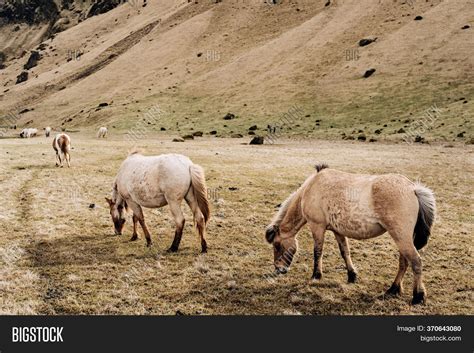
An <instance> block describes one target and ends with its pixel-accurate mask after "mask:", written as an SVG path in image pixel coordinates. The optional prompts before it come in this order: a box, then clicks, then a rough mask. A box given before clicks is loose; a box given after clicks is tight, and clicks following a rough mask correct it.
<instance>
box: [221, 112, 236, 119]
mask: <svg viewBox="0 0 474 353" xmlns="http://www.w3.org/2000/svg"><path fill="white" fill-rule="evenodd" d="M232 119H235V114H232V113H227V114H226V115H225V116H224V120H232Z"/></svg>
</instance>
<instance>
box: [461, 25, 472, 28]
mask: <svg viewBox="0 0 474 353" xmlns="http://www.w3.org/2000/svg"><path fill="white" fill-rule="evenodd" d="M468 28H471V26H469V25H464V26H462V27H461V29H468Z"/></svg>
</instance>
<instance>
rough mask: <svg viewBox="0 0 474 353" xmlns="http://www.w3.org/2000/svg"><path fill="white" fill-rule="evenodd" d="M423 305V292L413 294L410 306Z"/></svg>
mask: <svg viewBox="0 0 474 353" xmlns="http://www.w3.org/2000/svg"><path fill="white" fill-rule="evenodd" d="M424 303H425V292H413V299H412V300H411V305H418V304H424Z"/></svg>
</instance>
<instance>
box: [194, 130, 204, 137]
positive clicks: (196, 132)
mask: <svg viewBox="0 0 474 353" xmlns="http://www.w3.org/2000/svg"><path fill="white" fill-rule="evenodd" d="M202 135H203V133H202V131H195V132H193V136H196V137H202Z"/></svg>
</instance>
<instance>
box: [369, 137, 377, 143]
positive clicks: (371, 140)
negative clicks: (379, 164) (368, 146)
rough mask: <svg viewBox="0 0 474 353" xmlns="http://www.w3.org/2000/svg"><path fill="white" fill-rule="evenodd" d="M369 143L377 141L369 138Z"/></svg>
mask: <svg viewBox="0 0 474 353" xmlns="http://www.w3.org/2000/svg"><path fill="white" fill-rule="evenodd" d="M369 142H377V139H374V138H371V139H370V140H369Z"/></svg>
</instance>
